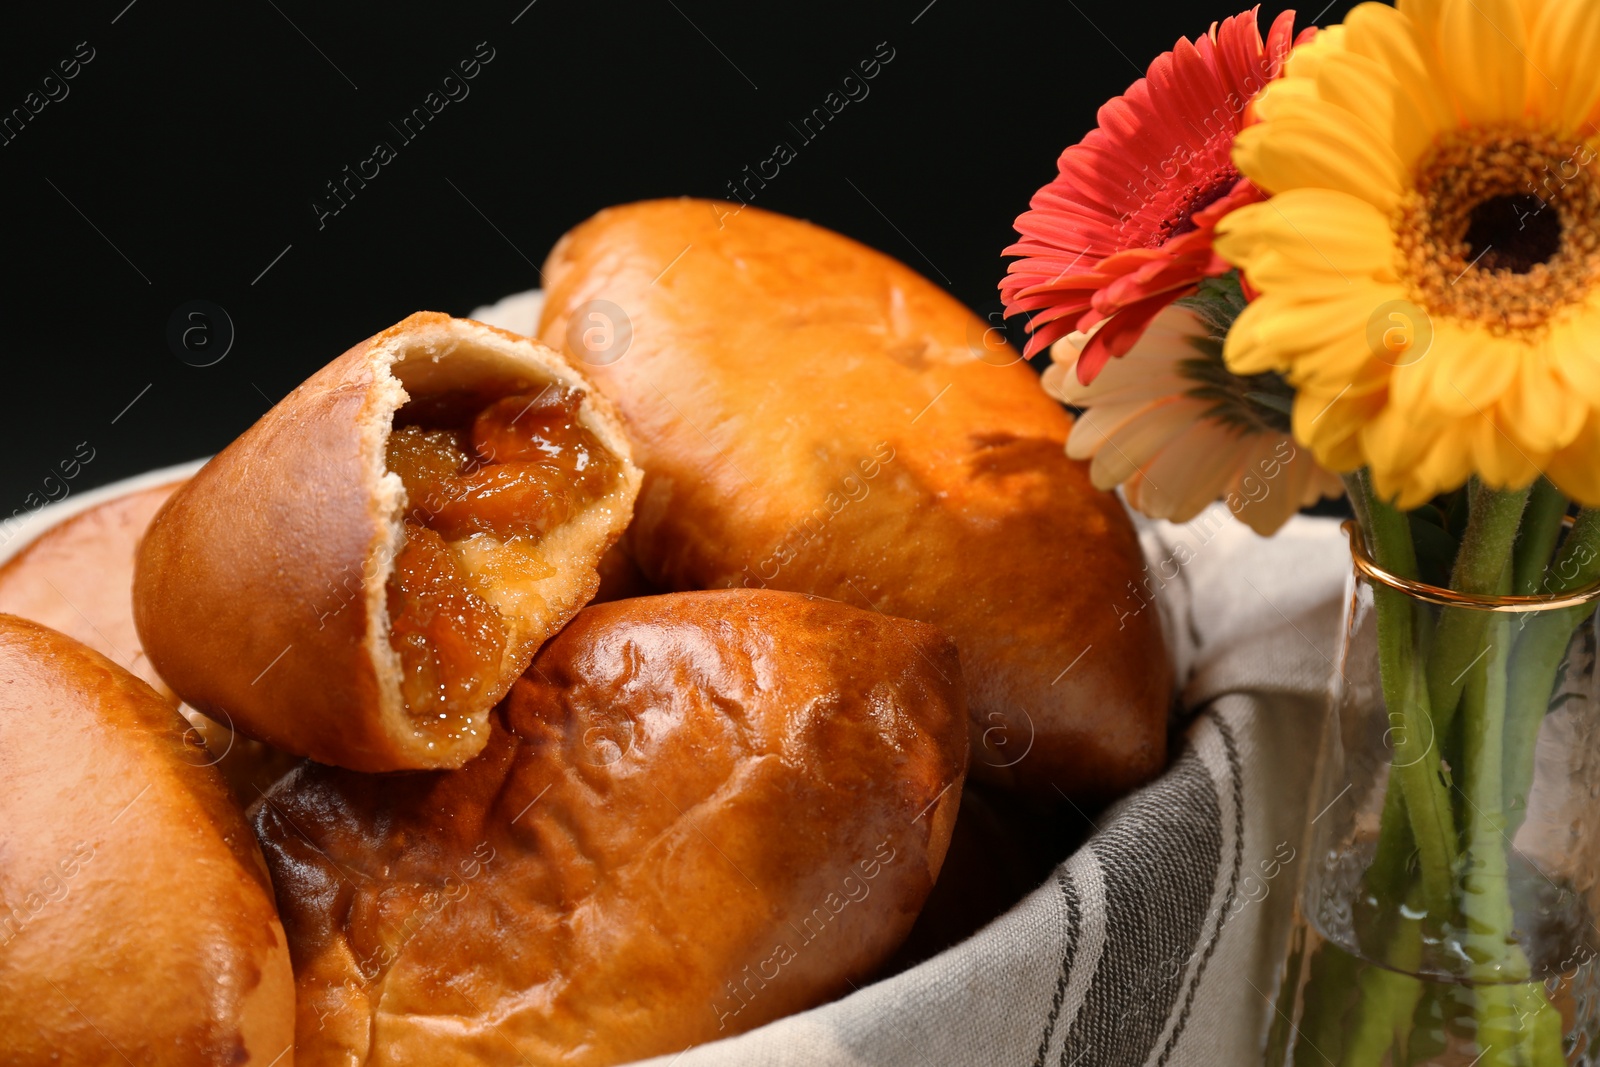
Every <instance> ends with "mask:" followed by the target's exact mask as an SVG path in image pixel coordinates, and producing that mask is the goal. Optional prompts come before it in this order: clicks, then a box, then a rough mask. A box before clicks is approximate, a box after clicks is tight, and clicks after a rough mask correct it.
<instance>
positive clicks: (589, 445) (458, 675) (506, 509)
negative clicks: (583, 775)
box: [387, 385, 619, 732]
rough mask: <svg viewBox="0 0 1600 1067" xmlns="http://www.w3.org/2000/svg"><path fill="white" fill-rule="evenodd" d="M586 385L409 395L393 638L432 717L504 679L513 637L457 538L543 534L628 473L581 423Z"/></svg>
mask: <svg viewBox="0 0 1600 1067" xmlns="http://www.w3.org/2000/svg"><path fill="white" fill-rule="evenodd" d="M582 401H583V393H582V392H580V391H578V390H576V389H571V388H567V387H564V386H557V385H550V386H547V387H545V388H544V389H542V390H540V389H536V388H535V389H525V390H523V391H519V392H516V393H514V394H513V395H510V396H504V395H502V396H500V397H499V398H498V399H493V400H490V399H488V398H485V397H484V396H482V395H479V394H467V393H456V394H447V395H445V396H441V397H432V398H429V399H428V400H426V401H422V402H418V403H413V404H410V405H407V406H406V407H405V408H404V409H402V410H401V412H400V413H399V414H398V415H396V417H395V427H394V429H393V431H392V432H391V433H390V435H389V445H388V455H387V459H388V466H389V469H390V470H391V471H393V472H394V473H395V474H398V475H399V476H400V480H401V482H403V483H404V484H405V488H406V500H407V510H406V515H405V542H404V544H403V545H402V546H401V548H400V551H399V554H398V555H397V556H396V558H395V563H394V571H393V573H392V574H391V575H390V576H389V585H388V599H389V618H390V630H389V643H390V644H391V645H392V646H393V647H394V649H395V651H396V652H398V653H399V654H400V663H401V667H402V671H403V673H402V677H401V693H402V695H403V697H404V699H405V704H406V709H407V710H408V711H409V712H410V713H411V714H412V716H413V717H414V718H415V719H416V720H417V721H418V724H419V725H420V726H435V725H437V726H439V727H443V728H445V729H446V730H447V731H452V732H453V730H452V720H455V723H462V722H464V721H465V719H466V715H465V714H463V713H465V712H467V711H468V710H469V709H475V708H481V707H482V705H483V702H484V701H485V700H486V699H487V698H488V697H489V695H490V691H491V690H492V689H493V688H494V686H495V684H496V683H497V682H498V681H499V676H500V667H501V660H502V658H503V656H504V654H505V649H506V642H507V640H508V633H507V627H506V624H505V620H504V619H502V618H501V616H500V612H499V611H498V610H497V609H496V608H495V607H494V605H493V604H491V603H490V602H489V600H487V599H486V598H485V597H484V596H482V595H481V594H480V593H479V592H478V591H477V589H476V585H477V583H476V582H475V581H474V580H473V577H472V576H471V575H469V574H468V573H467V572H466V571H465V570H464V569H463V568H462V566H461V563H460V561H459V559H458V557H457V555H456V553H455V552H454V551H452V549H451V547H450V542H453V541H462V540H467V539H470V538H474V537H479V536H490V537H494V538H497V539H499V540H500V541H502V542H506V541H513V540H516V539H519V538H532V539H534V540H537V539H539V538H541V537H543V535H544V534H546V533H548V532H549V531H550V530H553V529H555V528H556V527H558V526H560V525H562V524H563V523H565V522H566V521H567V520H568V519H570V518H571V517H572V516H573V515H574V514H576V513H577V512H578V511H579V510H580V509H581V508H582V507H583V506H584V505H585V504H587V503H589V502H591V501H593V500H595V499H598V498H599V497H601V496H604V495H605V493H606V492H607V491H609V490H610V488H611V487H612V485H613V484H614V483H615V482H616V479H617V475H618V473H619V471H618V465H617V462H616V460H615V459H614V458H613V457H612V455H611V453H610V452H608V451H607V450H606V449H605V447H604V446H602V445H601V444H600V442H599V440H598V439H597V438H596V437H595V436H594V434H592V433H590V432H589V431H588V430H586V429H584V428H583V427H582V426H580V425H578V423H577V417H578V406H579V404H581V403H582Z"/></svg>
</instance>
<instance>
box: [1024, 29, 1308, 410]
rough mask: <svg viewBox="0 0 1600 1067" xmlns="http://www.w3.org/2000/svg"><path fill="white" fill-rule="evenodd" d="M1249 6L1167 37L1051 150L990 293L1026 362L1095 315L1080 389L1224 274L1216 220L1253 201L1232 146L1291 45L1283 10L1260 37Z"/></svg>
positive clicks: (1080, 367)
mask: <svg viewBox="0 0 1600 1067" xmlns="http://www.w3.org/2000/svg"><path fill="white" fill-rule="evenodd" d="M1257 10H1258V9H1257V8H1252V9H1250V10H1249V11H1247V12H1245V13H1244V14H1241V15H1235V16H1234V17H1233V18H1230V19H1228V20H1226V21H1225V22H1223V23H1222V25H1221V26H1217V25H1216V24H1212V27H1211V30H1210V32H1209V33H1207V34H1206V35H1205V36H1203V37H1201V38H1200V39H1199V40H1198V41H1196V42H1194V43H1192V44H1191V43H1190V41H1189V39H1188V38H1187V37H1185V38H1183V39H1182V40H1180V41H1179V42H1178V44H1177V46H1176V47H1175V48H1174V49H1173V50H1172V51H1170V52H1166V53H1164V54H1162V55H1161V56H1160V57H1159V58H1157V59H1156V61H1155V62H1154V63H1152V64H1150V71H1149V74H1148V75H1147V76H1146V77H1143V78H1140V79H1139V80H1138V81H1136V82H1134V83H1133V85H1132V86H1131V87H1130V88H1129V89H1128V91H1127V93H1126V94H1125V95H1123V96H1119V97H1117V98H1116V99H1114V100H1112V101H1110V102H1109V103H1107V104H1106V105H1105V106H1104V107H1102V108H1101V109H1100V114H1099V120H1100V125H1099V126H1098V127H1097V128H1096V129H1094V130H1092V131H1091V132H1090V133H1089V135H1088V136H1086V137H1085V138H1084V139H1083V140H1082V141H1081V142H1079V143H1078V144H1075V145H1073V146H1072V147H1070V148H1068V149H1067V150H1066V151H1065V152H1063V153H1061V159H1060V161H1059V167H1060V174H1059V176H1057V178H1056V179H1055V181H1053V182H1051V183H1050V184H1049V185H1047V186H1045V187H1044V188H1043V189H1040V190H1039V191H1038V193H1036V194H1034V197H1033V200H1032V201H1031V202H1030V204H1029V210H1028V211H1027V212H1025V213H1024V214H1023V215H1022V216H1021V217H1019V218H1018V219H1017V223H1016V225H1017V232H1018V233H1019V234H1020V235H1021V238H1022V239H1021V240H1019V241H1018V242H1017V243H1016V244H1014V245H1012V246H1011V247H1010V248H1007V249H1006V251H1005V254H1006V255H1008V256H1021V257H1023V258H1021V259H1019V260H1016V261H1015V262H1013V263H1012V264H1011V265H1010V267H1009V268H1007V272H1006V277H1005V280H1004V281H1003V282H1001V283H1000V292H1001V296H1002V298H1003V299H1004V300H1005V303H1006V314H1008V315H1018V314H1024V313H1028V332H1029V333H1030V334H1031V336H1030V337H1029V339H1028V346H1027V349H1026V354H1027V355H1029V356H1031V355H1033V354H1034V353H1036V352H1039V351H1042V350H1043V349H1045V348H1047V347H1048V346H1049V345H1051V344H1052V343H1054V342H1055V341H1057V340H1059V339H1060V338H1062V337H1065V336H1066V335H1067V334H1069V333H1073V332H1075V331H1082V332H1088V330H1089V328H1090V327H1092V326H1094V325H1095V324H1096V323H1098V322H1100V321H1102V320H1105V319H1109V320H1110V321H1108V322H1106V324H1105V325H1104V326H1102V327H1101V328H1100V329H1099V330H1097V331H1095V333H1094V335H1093V337H1092V339H1091V340H1090V342H1089V347H1088V348H1086V349H1085V350H1084V351H1083V354H1082V356H1081V357H1080V358H1079V360H1078V364H1077V373H1078V378H1079V380H1080V381H1081V382H1083V383H1084V384H1085V385H1087V384H1088V383H1090V382H1092V381H1093V380H1094V377H1095V375H1096V374H1098V373H1100V369H1101V368H1102V367H1104V366H1105V365H1106V361H1107V360H1109V359H1110V358H1111V357H1112V356H1121V355H1125V354H1127V352H1128V350H1129V349H1130V348H1132V347H1133V343H1134V342H1135V341H1137V340H1138V339H1139V336H1140V334H1142V333H1143V332H1144V330H1145V327H1146V326H1148V325H1149V324H1150V320H1151V319H1153V318H1155V316H1156V313H1157V312H1159V311H1160V310H1161V309H1162V308H1164V307H1166V306H1167V305H1168V304H1171V303H1172V302H1173V301H1174V300H1177V299H1178V298H1180V297H1183V296H1188V295H1189V294H1191V293H1193V292H1194V291H1195V287H1196V286H1197V285H1198V283H1199V282H1200V280H1201V279H1202V278H1205V277H1208V276H1213V275H1219V274H1226V273H1227V272H1228V271H1229V270H1230V269H1231V268H1230V265H1229V264H1228V263H1227V262H1226V261H1225V260H1223V259H1222V258H1221V257H1219V256H1218V255H1217V254H1216V253H1215V252H1213V251H1212V249H1211V241H1212V236H1213V234H1214V231H1215V227H1216V224H1217V222H1218V221H1219V220H1221V218H1222V217H1223V216H1224V215H1226V214H1228V212H1230V211H1232V210H1234V209H1235V208H1237V207H1240V206H1242V205H1244V204H1248V203H1251V202H1253V201H1256V200H1260V199H1263V194H1262V193H1261V192H1260V191H1259V190H1257V189H1256V187H1255V186H1253V185H1251V184H1250V182H1249V181H1248V180H1246V179H1243V178H1241V177H1240V176H1239V172H1238V170H1236V169H1235V168H1234V165H1233V159H1232V151H1233V139H1234V137H1235V135H1236V134H1238V132H1239V131H1240V130H1241V129H1243V128H1244V125H1245V112H1246V110H1247V109H1248V107H1249V104H1250V101H1251V100H1252V99H1254V98H1255V96H1256V94H1257V93H1259V92H1260V91H1261V90H1262V89H1263V88H1264V87H1265V86H1266V84H1267V83H1268V82H1269V81H1272V80H1273V79H1274V78H1276V77H1278V75H1279V73H1280V72H1281V71H1282V69H1283V63H1284V60H1285V59H1287V58H1288V55H1289V51H1290V49H1291V48H1292V47H1293V46H1294V45H1295V44H1298V43H1299V41H1296V40H1295V39H1294V36H1293V35H1294V12H1293V11H1285V12H1284V13H1283V14H1282V15H1280V16H1278V18H1277V20H1276V21H1275V22H1273V24H1272V29H1271V30H1270V31H1269V32H1268V34H1267V39H1266V41H1265V42H1263V41H1262V39H1261V31H1260V29H1259V28H1258V27H1257V24H1256V12H1257ZM1314 32H1315V31H1314V30H1311V29H1308V30H1306V31H1305V32H1304V33H1302V34H1301V35H1300V40H1305V39H1306V38H1308V37H1309V36H1310V35H1311V34H1313V33H1314Z"/></svg>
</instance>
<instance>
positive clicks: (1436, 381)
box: [1394, 325, 1526, 416]
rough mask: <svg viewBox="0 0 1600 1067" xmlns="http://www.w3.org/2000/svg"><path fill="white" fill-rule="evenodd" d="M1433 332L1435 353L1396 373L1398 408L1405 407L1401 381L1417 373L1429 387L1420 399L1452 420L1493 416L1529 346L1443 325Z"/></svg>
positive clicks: (1432, 352) (1430, 350)
mask: <svg viewBox="0 0 1600 1067" xmlns="http://www.w3.org/2000/svg"><path fill="white" fill-rule="evenodd" d="M1435 330H1436V332H1435V335H1434V340H1433V346H1432V348H1430V349H1429V350H1428V352H1427V353H1426V354H1425V355H1424V356H1423V357H1422V358H1421V359H1420V360H1417V361H1416V362H1415V363H1413V364H1411V365H1409V366H1406V367H1403V368H1401V369H1399V370H1397V371H1396V372H1395V376H1394V390H1395V395H1396V400H1397V402H1399V403H1401V404H1402V405H1406V404H1407V401H1406V400H1402V399H1400V394H1401V381H1402V379H1403V378H1405V377H1407V376H1408V374H1410V373H1411V372H1415V373H1416V374H1417V376H1418V377H1421V378H1422V379H1423V380H1425V381H1426V382H1427V384H1428V393H1427V395H1426V397H1425V398H1420V399H1422V402H1424V403H1431V404H1432V405H1435V406H1437V407H1438V408H1439V410H1441V411H1444V412H1446V413H1448V414H1450V415H1454V416H1465V415H1470V414H1473V413H1478V414H1483V413H1486V412H1488V411H1490V410H1492V409H1493V408H1494V407H1495V406H1496V405H1497V404H1498V403H1499V401H1500V398H1501V396H1503V395H1504V394H1505V391H1506V390H1507V389H1508V388H1510V386H1511V383H1512V381H1514V380H1515V378H1516V374H1517V364H1518V363H1519V362H1520V361H1521V359H1522V358H1523V356H1524V355H1526V349H1525V346H1523V345H1519V344H1518V343H1517V342H1516V341H1515V340H1511V339H1508V338H1504V337H1495V336H1493V335H1491V334H1490V333H1488V331H1486V330H1483V329H1481V328H1474V329H1460V328H1458V327H1453V326H1450V325H1439V326H1436V327H1435Z"/></svg>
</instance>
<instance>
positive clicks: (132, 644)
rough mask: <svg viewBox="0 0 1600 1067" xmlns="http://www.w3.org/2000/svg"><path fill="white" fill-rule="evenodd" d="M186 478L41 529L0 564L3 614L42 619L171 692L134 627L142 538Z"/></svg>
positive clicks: (108, 503) (45, 623)
mask: <svg viewBox="0 0 1600 1067" xmlns="http://www.w3.org/2000/svg"><path fill="white" fill-rule="evenodd" d="M182 484H183V483H182V482H181V481H177V482H171V483H169V484H167V485H158V486H155V487H153V488H150V489H140V490H137V491H135V492H132V493H128V494H126V495H124V496H119V497H116V498H115V499H112V500H107V501H106V502H105V503H103V504H97V505H95V506H94V507H92V508H89V509H88V510H86V511H83V512H80V513H78V514H77V515H74V516H72V517H71V518H70V519H67V520H66V521H65V522H63V523H61V524H59V525H57V526H53V527H51V528H50V529H48V530H46V531H45V532H44V533H42V534H40V535H39V536H38V537H37V538H36V539H35V540H34V541H33V542H31V543H30V544H28V545H27V546H26V547H24V548H23V549H22V551H20V552H18V553H17V554H16V555H15V556H13V557H11V558H10V559H8V560H7V561H6V562H5V564H4V565H0V612H4V613H6V614H9V615H20V616H22V617H23V618H24V619H32V620H33V621H34V622H38V623H43V624H44V625H46V626H49V627H51V628H52V629H55V630H59V631H61V632H62V633H64V634H66V635H67V636H68V637H71V638H74V639H76V640H78V641H82V642H83V643H84V644H86V645H88V646H89V647H90V648H92V649H94V650H95V651H96V652H98V653H100V654H101V655H102V656H105V657H106V658H107V659H109V660H111V661H113V662H115V663H117V664H119V665H120V666H122V667H125V668H127V669H128V670H130V671H132V672H133V673H134V674H136V675H138V676H139V677H140V678H142V679H144V680H145V681H146V682H148V683H150V685H151V686H152V687H154V688H155V690H156V691H157V692H159V693H166V694H168V695H170V694H171V692H172V690H170V689H168V688H167V685H166V683H165V682H163V681H162V680H161V678H160V677H159V676H158V675H157V674H156V671H155V668H154V667H152V666H151V665H150V660H149V658H148V657H146V656H145V654H144V648H143V646H142V645H140V643H139V632H138V631H137V630H135V629H134V626H133V559H134V554H135V552H136V550H137V549H138V547H139V538H140V537H141V536H142V535H143V534H144V531H145V527H147V526H149V525H150V520H151V519H152V518H154V517H155V514H156V512H157V511H159V510H160V509H161V505H162V504H165V503H166V502H167V498H168V497H169V496H171V495H172V493H173V490H175V489H177V488H178V486H180V485H182Z"/></svg>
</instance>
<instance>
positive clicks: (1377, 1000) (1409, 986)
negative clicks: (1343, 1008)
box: [1339, 884, 1423, 1067]
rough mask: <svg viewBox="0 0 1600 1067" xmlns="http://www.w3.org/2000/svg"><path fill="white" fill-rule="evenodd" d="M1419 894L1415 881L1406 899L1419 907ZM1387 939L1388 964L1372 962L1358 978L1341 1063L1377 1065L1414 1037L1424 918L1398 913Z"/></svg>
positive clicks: (1347, 1066)
mask: <svg viewBox="0 0 1600 1067" xmlns="http://www.w3.org/2000/svg"><path fill="white" fill-rule="evenodd" d="M1420 897H1421V893H1420V888H1419V887H1418V886H1417V885H1415V884H1413V885H1412V887H1411V890H1410V892H1409V893H1408V894H1407V895H1406V896H1405V898H1404V899H1405V900H1406V903H1407V904H1408V905H1409V906H1410V907H1412V908H1415V907H1416V906H1417V905H1418V904H1419V903H1420ZM1385 940H1386V941H1387V943H1388V949H1387V951H1386V952H1385V954H1384V963H1385V964H1387V966H1382V967H1373V966H1369V967H1367V968H1366V969H1365V970H1363V971H1362V972H1361V977H1360V978H1359V979H1358V980H1357V983H1356V988H1357V990H1358V992H1357V1000H1356V1004H1355V1008H1354V1009H1353V1010H1352V1012H1351V1014H1350V1016H1349V1018H1348V1020H1347V1025H1346V1033H1345V1037H1344V1046H1343V1048H1342V1050H1341V1052H1340V1055H1339V1067H1377V1065H1378V1064H1380V1063H1382V1062H1383V1057H1384V1054H1385V1053H1386V1052H1388V1051H1389V1050H1390V1049H1391V1048H1393V1047H1395V1046H1396V1045H1403V1044H1404V1043H1405V1041H1406V1039H1407V1038H1408V1037H1409V1036H1410V1026H1411V1017H1412V1014H1413V1013H1414V1012H1415V1011H1416V1010H1417V1003H1418V1002H1419V1001H1420V1000H1421V999H1422V991H1423V986H1422V982H1421V980H1419V979H1417V978H1413V977H1412V975H1413V974H1415V973H1416V972H1417V970H1418V969H1419V967H1420V966H1421V964H1422V923H1421V921H1420V920H1417V919H1412V918H1407V917H1406V916H1405V915H1404V914H1403V913H1399V912H1397V913H1396V914H1395V916H1394V928H1393V929H1392V930H1390V931H1389V936H1388V937H1387V938H1385ZM1395 1059H1396V1060H1397V1061H1398V1057H1395Z"/></svg>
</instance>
